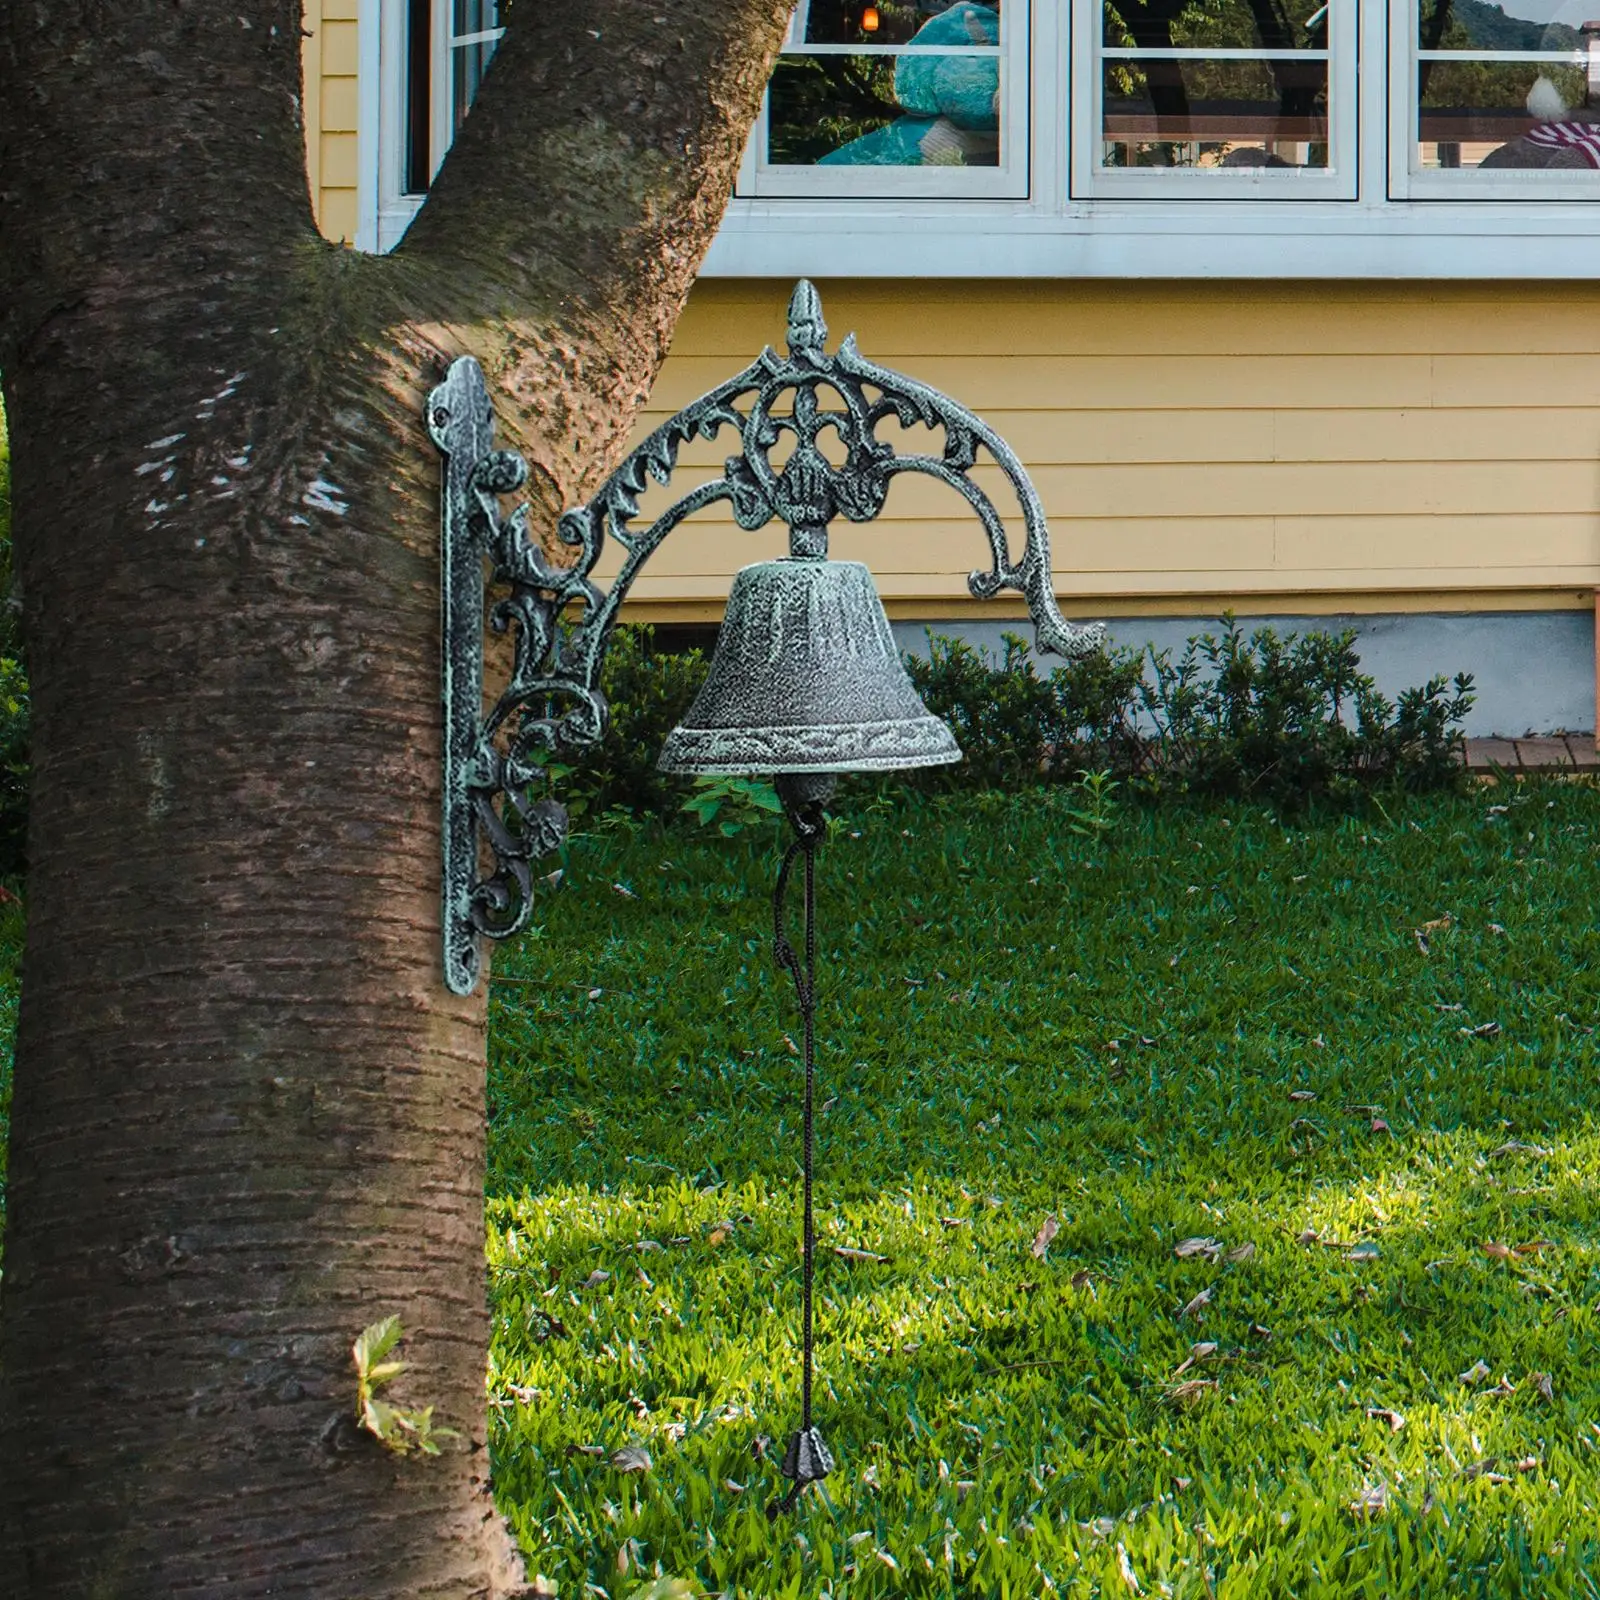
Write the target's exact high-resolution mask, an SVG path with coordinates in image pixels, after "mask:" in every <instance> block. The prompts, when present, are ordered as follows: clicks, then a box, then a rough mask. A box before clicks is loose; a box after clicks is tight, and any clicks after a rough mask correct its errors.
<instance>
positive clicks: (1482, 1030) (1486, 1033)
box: [1456, 1022, 1500, 1039]
mask: <svg viewBox="0 0 1600 1600" xmlns="http://www.w3.org/2000/svg"><path fill="white" fill-rule="evenodd" d="M1456 1032H1457V1033H1459V1034H1461V1035H1462V1037H1463V1038H1467V1039H1493V1038H1495V1037H1497V1036H1498V1034H1499V1032H1500V1024H1499V1023H1498V1022H1480V1023H1479V1024H1478V1026H1477V1027H1476V1028H1458V1029H1457V1030H1456Z"/></svg>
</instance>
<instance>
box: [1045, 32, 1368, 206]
mask: <svg viewBox="0 0 1600 1600" xmlns="http://www.w3.org/2000/svg"><path fill="white" fill-rule="evenodd" d="M1368 3H1369V4H1370V3H1371V0H1368ZM1061 4H1062V5H1063V6H1067V7H1068V8H1069V9H1070V11H1071V30H1070V31H1071V58H1072V59H1071V73H1070V80H1069V83H1068V89H1067V105H1068V121H1069V125H1070V130H1069V145H1070V165H1071V172H1072V195H1073V197H1074V198H1081V199H1086V200H1098V199H1106V200H1143V201H1153V202H1160V201H1162V200H1174V201H1177V200H1182V201H1198V202H1202V203H1206V204H1217V203H1224V202H1228V201H1236V202H1241V203H1247V204H1252V205H1254V204H1260V203H1261V202H1262V201H1267V202H1271V203H1280V202H1286V201H1301V200H1304V201H1326V200H1354V199H1355V198H1356V197H1357V194H1358V193H1359V181H1358V180H1359V173H1358V165H1357V163H1358V159H1359V151H1360V120H1361V103H1360V96H1359V93H1358V89H1359V84H1360V70H1359V69H1360V61H1359V49H1360V47H1359V29H1358V10H1359V5H1360V0H1329V13H1328V15H1329V24H1328V48H1327V52H1326V59H1327V63H1328V123H1329V129H1328V131H1329V135H1330V137H1329V141H1328V155H1329V164H1328V166H1327V167H1326V168H1324V169H1320V170H1318V169H1311V170H1307V169H1305V168H1287V169H1285V168H1281V167H1276V168H1275V167H1240V168H1237V169H1235V170H1231V171H1223V170H1220V169H1216V168H1207V169H1200V168H1195V167H1106V166H1102V165H1101V164H1100V153H1101V145H1102V143H1103V131H1104V126H1105V123H1104V105H1105V70H1104V65H1103V63H1104V61H1105V56H1104V54H1103V38H1104V28H1105V24H1104V10H1103V7H1102V6H1101V5H1098V4H1095V3H1094V0H1076V3H1074V0H1061ZM1286 53H1287V52H1286ZM1188 54H1189V52H1185V53H1184V55H1188ZM1226 54H1227V55H1229V56H1232V55H1234V54H1235V52H1232V51H1229V52H1226ZM1293 54H1294V55H1296V56H1304V57H1306V58H1307V59H1312V60H1314V59H1317V58H1319V57H1320V56H1321V55H1322V52H1320V51H1319V52H1313V51H1295V52H1293ZM1162 55H1163V56H1164V55H1165V52H1162ZM1192 58H1194V59H1201V60H1220V59H1223V58H1224V52H1222V51H1195V52H1193V56H1192ZM1264 58H1265V57H1264V55H1257V54H1255V53H1254V52H1252V53H1251V54H1250V55H1249V56H1247V57H1245V58H1244V59H1256V60H1259V59H1264ZM1178 59H1183V56H1179V57H1178Z"/></svg>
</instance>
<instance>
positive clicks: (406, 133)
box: [376, 0, 505, 250]
mask: <svg viewBox="0 0 1600 1600" xmlns="http://www.w3.org/2000/svg"><path fill="white" fill-rule="evenodd" d="M379 21H380V29H379V45H378V47H379V55H380V78H381V84H382V92H381V110H380V131H379V149H378V153H377V164H378V171H377V175H376V176H377V180H378V182H377V191H378V195H377V199H378V217H377V235H378V238H377V245H378V248H379V249H381V250H387V249H389V248H390V247H392V246H393V245H394V244H395V243H396V242H397V241H398V240H399V238H400V236H401V235H402V234H403V233H404V232H405V230H406V228H407V227H408V226H409V225H410V223H411V219H412V218H413V217H414V216H415V215H416V214H417V208H418V207H419V206H420V205H421V204H422V197H423V195H425V194H426V193H427V191H428V185H429V184H430V183H432V182H433V175H434V174H435V173H436V172H437V171H438V170H439V163H440V162H441V161H443V160H444V156H445V152H446V151H447V150H448V149H449V148H450V144H451V141H452V140H453V139H454V138H455V135H456V130H457V129H458V128H459V127H460V126H461V123H462V120H463V119H464V118H465V117H466V114H467V111H468V110H469V109H470V107H471V105H472V102H473V99H474V97H475V96H476V95H477V92H478V86H479V84H481V83H482V82H483V75H484V73H485V72H486V71H487V70H488V67H489V62H490V59H491V58H492V57H493V55H494V50H495V46H496V44H498V43H499V41H500V35H501V34H502V33H503V32H504V31H505V30H504V29H503V28H502V27H501V26H500V22H499V16H498V7H497V0H382V7H381V13H380V19H379Z"/></svg>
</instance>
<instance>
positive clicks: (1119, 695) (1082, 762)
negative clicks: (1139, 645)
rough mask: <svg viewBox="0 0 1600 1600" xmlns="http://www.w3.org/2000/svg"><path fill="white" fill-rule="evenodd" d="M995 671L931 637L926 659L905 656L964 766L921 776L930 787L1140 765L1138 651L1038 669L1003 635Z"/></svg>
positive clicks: (973, 654) (1018, 643)
mask: <svg viewBox="0 0 1600 1600" xmlns="http://www.w3.org/2000/svg"><path fill="white" fill-rule="evenodd" d="M1003 637H1004V640H1005V654H1004V657H1003V658H1002V660H1001V662H1000V663H999V665H998V666H995V665H991V664H990V662H989V661H988V659H987V658H986V657H984V656H983V655H981V654H980V653H979V652H978V651H976V650H974V649H973V648H972V647H971V646H970V645H968V644H964V643H962V642H961V641H960V640H957V639H946V638H944V637H942V636H941V635H938V634H930V635H929V637H928V652H929V653H928V659H927V660H923V659H921V658H920V657H917V656H911V655H908V656H906V657H905V658H904V659H905V664H906V671H907V672H908V673H909V674H910V676H911V682H912V684H913V686H914V687H915V688H916V691H917V693H918V694H919V695H920V696H921V697H922V702H923V704H924V705H926V706H927V708H928V709H929V710H930V711H931V712H932V713H933V714H934V715H935V716H936V717H943V718H944V720H945V721H946V722H948V723H949V724H950V728H951V731H952V732H953V733H954V734H955V736H956V743H957V744H958V745H960V746H961V754H962V760H961V761H960V762H959V763H957V764H955V765H953V766H948V767H931V768H928V769H926V770H925V771H923V772H921V773H919V774H918V775H917V779H916V781H917V783H918V785H919V786H920V787H923V788H929V789H973V788H979V789H1005V788H1013V787H1016V786H1017V785H1020V784H1029V783H1037V782H1039V781H1040V780H1041V779H1045V780H1050V779H1057V780H1060V779H1067V778H1073V777H1076V776H1077V774H1078V773H1079V772H1080V771H1083V770H1084V769H1090V770H1094V771H1100V770H1105V769H1111V770H1121V771H1127V770H1131V769H1134V768H1136V767H1137V765H1138V763H1139V755H1140V751H1141V748H1142V741H1141V740H1140V738H1139V735H1138V733H1137V731H1136V729H1135V727H1134V725H1133V721H1132V714H1133V711H1134V709H1135V706H1136V703H1137V701H1136V696H1137V693H1138V687H1139V683H1140V676H1141V671H1142V657H1141V655H1140V653H1139V652H1138V651H1137V650H1102V651H1095V652H1093V653H1092V654H1090V655H1087V656H1081V657H1079V658H1077V659H1076V660H1073V661H1069V662H1067V663H1066V664H1065V665H1063V666H1060V667H1058V668H1057V669H1056V670H1055V671H1054V672H1052V673H1051V674H1050V676H1049V677H1048V678H1041V677H1040V676H1039V675H1038V673H1037V672H1036V671H1035V670H1034V665H1033V661H1032V658H1031V657H1030V656H1029V654H1028V645H1027V642H1026V640H1024V639H1022V638H1021V637H1020V636H1019V635H1017V634H1014V633H1007V634H1005V635H1004V636H1003Z"/></svg>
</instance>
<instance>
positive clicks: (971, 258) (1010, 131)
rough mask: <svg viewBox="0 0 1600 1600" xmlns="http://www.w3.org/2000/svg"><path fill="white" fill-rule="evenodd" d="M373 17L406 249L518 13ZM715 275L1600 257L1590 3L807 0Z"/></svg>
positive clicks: (910, 274) (1153, 272) (382, 9)
mask: <svg viewBox="0 0 1600 1600" xmlns="http://www.w3.org/2000/svg"><path fill="white" fill-rule="evenodd" d="M1591 9H1592V11H1593V17H1592V18H1591V16H1590V15H1589V12H1590V10H1591ZM362 13H363V20H362V26H363V28H367V27H368V26H369V20H368V19H369V18H371V19H372V21H371V23H370V26H371V30H372V36H373V41H374V42H373V44H372V49H371V68H370V76H368V75H367V74H368V72H369V68H368V67H367V66H365V65H364V66H363V74H364V76H363V80H362V81H363V85H364V87H363V91H362V92H363V96H366V95H368V93H369V91H368V90H367V89H366V88H365V85H366V84H367V83H369V82H376V83H379V84H380V85H381V107H382V113H381V122H380V119H379V118H378V116H377V115H376V113H374V116H373V124H374V129H373V132H372V135H371V137H370V138H369V137H368V135H366V134H363V138H364V139H367V140H368V142H367V143H366V144H365V145H363V151H364V153H363V155H362V158H361V159H362V172H363V174H370V176H363V178H362V180H361V181H362V182H363V184H370V191H363V192H364V193H370V194H371V195H372V196H373V197H375V198H373V199H372V200H371V201H370V202H368V201H363V202H362V204H363V205H366V206H369V207H370V208H369V209H367V210H364V211H363V213H362V215H363V216H373V215H375V216H376V219H377V220H376V223H375V224H374V225H372V226H369V227H367V228H366V231H365V232H363V233H362V234H361V235H360V237H361V238H362V240H363V243H366V242H367V241H369V240H370V241H372V242H373V243H374V245H375V247H376V248H378V249H387V248H389V247H390V246H392V245H393V244H394V243H395V241H396V240H397V239H399V238H400V236H401V235H402V234H403V233H404V231H405V229H406V227H407V225H408V224H409V222H410V220H411V218H412V217H413V216H414V215H415V213H416V209H417V206H418V205H419V204H420V203H421V195H422V193H423V191H424V190H425V189H426V186H427V184H428V182H429V181H431V179H432V176H433V173H434V172H435V171H437V169H438V164H439V162H440V160H441V159H442V158H443V155H444V152H445V150H446V148H447V147H448V145H449V143H450V140H451V139H452V138H453V137H454V134H455V131H456V129H457V128H458V127H459V125H460V122H461V119H462V118H463V117H464V116H465V114H466V112H467V108H468V107H469V106H470V105H471V103H472V99H473V96H474V95H475V94H476V93H477V89H478V85H479V84H480V82H481V81H482V78H483V75H484V72H485V70H486V68H487V66H488V63H489V61H490V59H491V57H492V56H493V53H494V50H495V46H496V43H497V41H498V40H499V37H500V33H501V29H500V26H499V16H500V13H499V11H498V10H497V4H496V0H378V4H377V5H376V6H372V5H368V4H367V3H366V0H363V5H362ZM380 30H381V40H380V39H379V33H380ZM380 43H381V49H380V48H379V45H380ZM363 49H364V50H365V49H366V46H363ZM367 59H368V58H367V56H366V55H365V54H364V55H363V61H364V62H366V61H367ZM380 66H381V71H380V70H379V68H380ZM366 106H367V100H366V99H365V98H364V99H363V107H364V108H365V107H366ZM367 114H368V113H367V110H366V109H363V111H362V116H363V118H365V117H366V116H367ZM363 126H367V124H366V123H365V121H364V122H363ZM374 150H375V151H376V154H372V152H373V151H374ZM704 270H705V271H707V272H708V273H710V274H713V275H724V274H725V275H729V276H748V277H766V276H779V277H784V276H790V275H794V274H801V273H805V274H809V275H812V276H817V277H827V276H835V275H837V276H872V277H903V278H919V277H928V276H942V277H972V278H985V277H996V276H1000V277H1010V276H1035V275H1037V276H1041V277H1054V276H1064V277H1075V276H1083V277H1152V278H1198V277H1211V278H1250V277H1263V278H1268V277H1271V278H1304V279H1317V278H1327V279H1336V278H1404V277H1439V278H1459V277H1487V278H1551V279H1559V278H1589V277H1596V276H1600V0H1326V3H1324V0H797V4H796V5H795V7H794V11H793V14H792V16H791V19H790V26H789V29H788V32H787V34H786V36H785V40H784V43H783V45H782V47H781V50H780V53H779V57H778V60H777V63H776V66H775V69H774V72H773V76H772V81H771V84H770V86H769V88H768V91H767V95H766V97H765V100H764V102H763V105H762V108H761V112H760V115H759V117H758V119H757V122H756V125H755V128H754V129H753V131H752V134H751V137H750V141H749V145H748V147H747V150H746V153H745V159H744V161H743V164H742V166H741V169H740V172H739V176H738V182H737V187H736V193H735V198H734V201H733V204H732V205H731V206H730V207H729V210H728V213H727V216H726V219H725V220H724V223H723V226H722V229H721V231H720V233H719V235H718V237H717V240H716V242H715V243H714V244H713V246H712V248H711V252H710V254H709V255H708V257H707V260H706V265H705V268H704Z"/></svg>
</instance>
